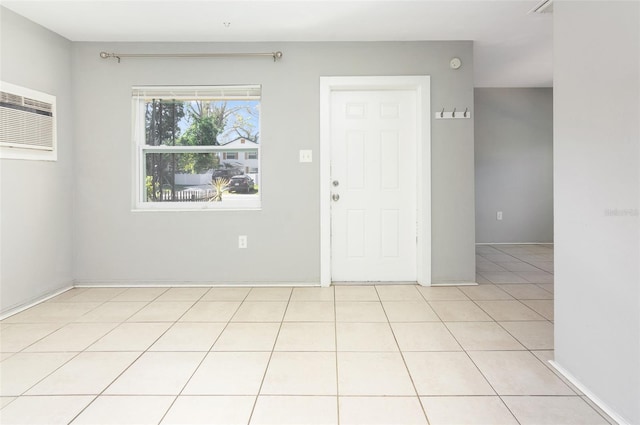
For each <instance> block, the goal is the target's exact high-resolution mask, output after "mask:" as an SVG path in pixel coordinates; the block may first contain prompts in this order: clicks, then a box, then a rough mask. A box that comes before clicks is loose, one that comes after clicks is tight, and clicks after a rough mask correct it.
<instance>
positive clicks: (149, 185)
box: [144, 176, 160, 202]
mask: <svg viewBox="0 0 640 425" xmlns="http://www.w3.org/2000/svg"><path fill="white" fill-rule="evenodd" d="M144 186H145V188H146V189H147V199H146V201H147V202H151V201H152V200H153V199H156V198H157V197H158V196H160V184H155V185H154V183H153V177H152V176H146V177H145V179H144ZM154 186H155V187H156V190H155V191H154Z"/></svg>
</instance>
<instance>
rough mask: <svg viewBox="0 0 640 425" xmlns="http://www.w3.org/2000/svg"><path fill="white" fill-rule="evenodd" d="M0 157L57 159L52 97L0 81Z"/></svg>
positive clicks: (54, 109) (54, 110) (54, 112)
mask: <svg viewBox="0 0 640 425" xmlns="http://www.w3.org/2000/svg"><path fill="white" fill-rule="evenodd" d="M0 158H3V159H4V158H6V159H29V160H43V161H55V160H56V159H57V149H56V97H55V96H52V95H50V94H46V93H42V92H38V91H35V90H31V89H28V88H26V87H20V86H16V85H14V84H9V83H5V82H3V81H0Z"/></svg>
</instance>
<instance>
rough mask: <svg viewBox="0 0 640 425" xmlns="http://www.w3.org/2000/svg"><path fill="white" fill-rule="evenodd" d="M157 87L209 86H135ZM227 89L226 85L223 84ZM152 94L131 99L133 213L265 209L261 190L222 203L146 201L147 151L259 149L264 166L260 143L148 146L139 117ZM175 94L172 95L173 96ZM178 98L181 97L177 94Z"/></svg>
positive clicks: (137, 90)
mask: <svg viewBox="0 0 640 425" xmlns="http://www.w3.org/2000/svg"><path fill="white" fill-rule="evenodd" d="M246 87H247V90H255V89H256V87H257V88H258V89H259V90H260V86H246ZM145 89H146V90H151V89H153V90H157V92H154V93H156V97H157V96H158V94H157V93H160V91H161V90H164V89H166V91H171V90H176V89H182V90H184V89H187V90H189V89H191V90H198V91H204V90H206V89H207V87H206V86H203V87H189V88H187V87H180V86H176V87H168V86H167V87H153V88H146V87H133V91H134V92H138V93H141V91H142V90H145ZM209 89H211V87H209ZM221 89H224V87H221ZM148 98H149V96H144V95H139V96H137V97H136V96H134V97H132V99H131V123H132V126H131V130H132V132H131V141H132V142H131V145H132V147H133V152H132V158H133V167H132V168H133V172H134V178H133V179H132V182H133V185H134V187H133V188H132V191H131V194H132V206H133V207H132V210H131V211H132V212H150V211H153V212H181V211H184V212H198V211H251V210H261V209H262V190H259V191H258V193H256V194H254V195H248V196H246V199H242V200H240V199H224V195H223V201H222V202H145V201H144V196H145V184H144V182H143V180H144V178H143V176H144V174H145V173H144V169H145V154H146V153H183V152H201V153H211V152H218V153H223V152H239V151H257V153H258V170H260V169H261V168H262V155H261V154H260V151H261V149H260V145H261V144H257V145H256V146H246V147H245V146H236V147H233V148H231V147H225V146H215V145H212V146H151V145H146V144H145V140H144V136H141V135H144V134H145V129H144V123H143V121H142V120H139V119H138V117H139V116H140V114H141V113H142V114H143V113H144V112H143V102H141V100H145V99H148ZM173 98H174V97H172V99H173ZM175 98H176V99H177V98H178V97H175ZM185 98H189V99H193V98H194V97H193V96H191V97H185ZM202 98H203V99H209V98H211V96H202ZM225 99H227V100H232V99H237V100H259V99H261V96H248V97H241V98H240V97H229V98H225ZM261 123H262V120H260V126H262V124H261ZM260 134H262V130H261V129H260ZM260 182H261V184H260V186H261V187H262V175H261V174H260Z"/></svg>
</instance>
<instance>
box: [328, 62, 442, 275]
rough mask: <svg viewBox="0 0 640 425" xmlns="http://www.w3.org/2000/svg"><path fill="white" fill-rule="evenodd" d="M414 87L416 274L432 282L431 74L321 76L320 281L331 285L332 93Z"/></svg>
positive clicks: (412, 88)
mask: <svg viewBox="0 0 640 425" xmlns="http://www.w3.org/2000/svg"><path fill="white" fill-rule="evenodd" d="M355 90H412V91H414V92H415V93H416V109H417V110H416V127H417V128H416V178H417V182H416V183H417V184H416V190H417V193H416V221H417V223H416V268H417V270H416V276H417V282H418V284H420V285H423V286H430V285H431V118H430V117H431V78H430V77H429V76H428V75H418V76H379V77H357V76H352V77H320V285H321V286H325V287H326V286H330V285H331V93H332V92H334V91H355Z"/></svg>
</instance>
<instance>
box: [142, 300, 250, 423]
mask: <svg viewBox="0 0 640 425" xmlns="http://www.w3.org/2000/svg"><path fill="white" fill-rule="evenodd" d="M211 289H212V288H209V290H208V291H206V292H205V293H204V294H202V296H200V298H198V300H197V301H196V302H195V303H194V304H193V305H192V306H191V307H189V308H188V309H187V310H186V311H185V312H184V313H183V314H182V315H181V316H180V317H179V318H178V319H177V320H176V321H175V322H174V323H173V325H171V326H170V327H169V328H168V329H167V330H166V331H165V332H164V333H163V334H162V335H161V336H160V338H162V336H164V335H165V334H166V333H167V332H168V331H169V329H171V328H172V327H173V326H174V325H175V324H176V323H178V321H179V320H180V319H181V318H183V317H184V316H185V314H187V313H188V312H189V310H191V309H192V308H193V306H195V305H196V304H198V302H200V301H201V300H202V298H204V296H205V295H206V294H208V293H209V292H210V291H211ZM250 292H251V291H248V292H247V294H246V295H245V296H244V298H243V299H242V301H241V302H240V303H239V304H238V307H236V310H235V311H234V312H233V314H232V315H231V317H229V320H228V321H227V323H226V324H225V325H224V327H223V328H222V330H221V331H220V333H219V334H218V336H217V337H216V338H215V340H214V341H213V343H212V344H211V345H210V346H209V349H208V350H207V351H206V353H205V355H204V356H203V357H202V359H201V360H200V362H199V363H198V365H197V366H196V367H195V369H194V370H193V372H192V373H191V376H189V378H188V379H187V381H186V382H185V383H184V385H183V386H182V388H181V389H180V391H179V392H178V394H177V395H176V396H175V398H174V399H173V401H172V402H171V404H169V407H167V410H166V411H165V412H164V414H163V415H162V417H161V418H160V420H159V421H158V424H161V423H162V421H163V420H164V419H165V417H166V416H167V414H168V413H169V412H170V411H171V409H172V408H173V406H174V405H175V403H176V401H178V398H179V397H180V396H181V395H182V393H183V392H184V390H185V388H187V385H189V382H191V380H192V379H193V377H194V375H195V374H196V373H197V372H198V369H200V366H202V363H204V361H205V360H206V358H207V357H208V356H209V354H210V353H211V350H212V349H213V346H214V345H216V342H218V340H219V339H220V337H221V336H222V334H223V333H224V331H225V330H226V329H227V326H229V324H230V323H231V319H232V318H233V316H235V315H236V313H237V312H238V310H239V309H240V306H241V305H242V304H243V303H244V302H245V300H246V299H247V297H248V296H249V293H250ZM200 323H217V322H200ZM160 338H158V339H157V340H156V341H155V342H154V343H153V344H151V345H150V346H149V348H151V347H153V345H154V344H155V343H156V342H158V340H159V339H160Z"/></svg>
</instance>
